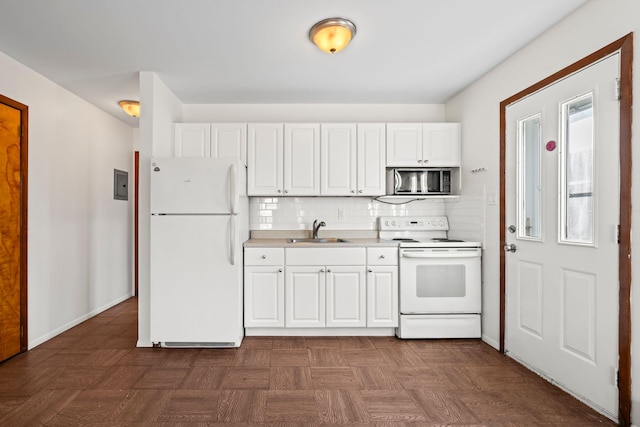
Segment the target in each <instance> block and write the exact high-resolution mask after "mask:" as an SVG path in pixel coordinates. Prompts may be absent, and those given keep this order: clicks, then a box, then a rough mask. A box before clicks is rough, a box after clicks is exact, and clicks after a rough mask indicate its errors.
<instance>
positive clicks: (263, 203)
mask: <svg viewBox="0 0 640 427" xmlns="http://www.w3.org/2000/svg"><path fill="white" fill-rule="evenodd" d="M249 212H250V216H249V221H250V228H251V230H311V226H312V224H313V221H314V220H315V219H318V220H320V221H324V222H325V223H326V224H327V225H326V227H323V230H377V229H378V223H377V219H378V217H379V216H409V215H414V216H419V215H424V216H438V215H447V216H448V217H449V222H450V227H451V236H454V235H456V236H459V237H462V236H464V237H465V238H467V239H469V238H473V239H479V240H480V241H484V190H483V189H478V190H477V191H473V192H471V194H469V195H465V196H462V197H460V199H453V200H451V199H442V198H433V199H430V200H421V201H414V202H411V203H405V204H388V203H384V202H381V201H378V200H375V199H374V198H367V197H252V198H250V202H249Z"/></svg>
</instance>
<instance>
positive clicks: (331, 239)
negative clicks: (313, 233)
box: [288, 237, 351, 243]
mask: <svg viewBox="0 0 640 427" xmlns="http://www.w3.org/2000/svg"><path fill="white" fill-rule="evenodd" d="M288 242H289V243H351V242H350V241H348V240H344V239H338V238H337V237H326V238H322V239H289V240H288Z"/></svg>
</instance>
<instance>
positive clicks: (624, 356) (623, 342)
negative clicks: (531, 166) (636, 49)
mask: <svg viewBox="0 0 640 427" xmlns="http://www.w3.org/2000/svg"><path fill="white" fill-rule="evenodd" d="M615 52H620V237H619V240H620V242H619V252H618V269H619V281H620V289H619V296H618V304H619V311H618V316H619V319H618V358H619V360H618V363H619V365H618V370H619V380H618V422H619V423H620V425H622V426H630V425H631V125H632V83H633V80H632V64H633V33H629V34H627V35H626V36H624V37H622V38H620V39H618V40H616V41H615V42H613V43H611V44H609V45H607V46H605V47H603V48H602V49H600V50H597V51H596V52H594V53H592V54H591V55H588V56H586V57H584V58H582V59H581V60H579V61H577V62H575V63H573V64H571V65H569V66H568V67H566V68H563V69H562V70H560V71H558V72H556V73H554V74H552V75H550V76H549V77H547V78H545V79H543V80H541V81H539V82H538V83H536V84H534V85H532V86H529V87H528V88H526V89H524V90H522V91H520V92H518V93H516V94H515V95H513V96H511V97H509V98H507V99H505V100H504V101H502V102H501V103H500V249H499V250H500V351H501V352H503V353H504V351H505V309H506V300H505V291H506V257H505V252H504V251H503V250H502V247H503V245H505V244H506V109H507V106H509V105H510V104H513V103H514V102H516V101H518V100H520V99H522V98H524V97H525V96H528V95H530V94H532V93H534V92H537V91H539V90H541V89H543V88H545V87H547V86H549V85H550V84H552V83H554V82H556V81H558V80H560V79H562V78H565V77H567V76H569V75H570V74H573V73H575V72H577V71H579V70H581V69H583V68H585V67H587V66H589V65H591V64H592V63H594V62H597V61H599V60H601V59H603V58H605V57H607V56H608V55H611V54H613V53H615Z"/></svg>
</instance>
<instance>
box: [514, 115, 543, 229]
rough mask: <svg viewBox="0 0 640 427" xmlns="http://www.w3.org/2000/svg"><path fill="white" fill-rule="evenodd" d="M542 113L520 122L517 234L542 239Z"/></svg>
mask: <svg viewBox="0 0 640 427" xmlns="http://www.w3.org/2000/svg"><path fill="white" fill-rule="evenodd" d="M540 129H541V116H540V114H536V115H535V116H531V117H527V118H526V119H523V120H520V121H519V122H518V157H519V159H518V160H519V161H518V175H517V176H518V237H519V238H526V239H533V240H540V239H541V237H542V223H541V211H542V206H541V197H542V194H541V182H540V168H541V161H540V156H541V147H542V136H541V130H540Z"/></svg>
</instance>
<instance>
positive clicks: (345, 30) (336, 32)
mask: <svg viewBox="0 0 640 427" xmlns="http://www.w3.org/2000/svg"><path fill="white" fill-rule="evenodd" d="M355 35H356V26H355V24H354V23H353V22H351V21H349V20H348V19H344V18H328V19H323V20H322V21H320V22H318V23H317V24H315V25H314V26H313V27H311V30H310V31H309V40H311V41H312V42H313V43H315V45H316V46H318V48H319V49H320V50H322V51H324V52H327V53H336V52H340V51H341V50H342V49H344V48H345V47H347V45H348V44H349V42H350V41H351V39H352V38H353V37H354V36H355Z"/></svg>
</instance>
